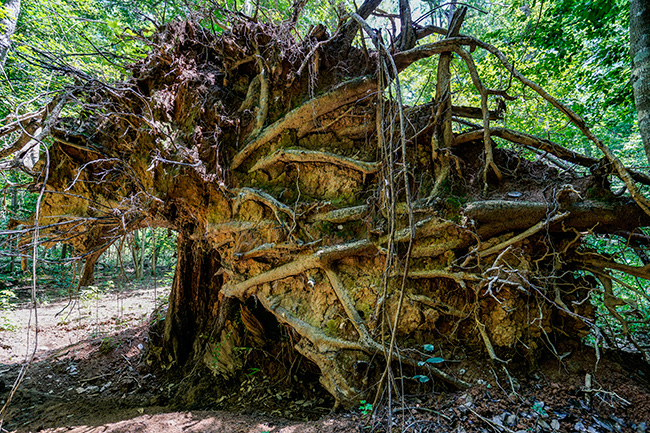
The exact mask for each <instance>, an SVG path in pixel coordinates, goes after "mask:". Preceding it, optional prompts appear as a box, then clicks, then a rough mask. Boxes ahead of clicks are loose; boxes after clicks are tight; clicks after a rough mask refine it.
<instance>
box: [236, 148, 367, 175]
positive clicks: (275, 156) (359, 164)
mask: <svg viewBox="0 0 650 433" xmlns="http://www.w3.org/2000/svg"><path fill="white" fill-rule="evenodd" d="M290 162H293V163H303V164H305V163H317V164H332V165H336V166H339V167H342V168H347V169H350V170H355V171H358V172H360V173H362V174H363V175H364V176H367V175H369V174H373V173H377V171H378V170H379V164H378V163H376V162H365V161H359V160H356V159H353V158H347V157H345V156H339V155H335V154H332V153H327V152H317V151H313V150H299V149H280V150H277V151H275V152H274V153H272V154H271V155H269V156H268V157H266V158H264V159H262V160H260V161H258V162H256V163H255V165H253V166H252V167H251V168H250V170H249V173H251V172H254V171H256V170H264V169H266V168H267V167H269V166H272V165H275V164H278V163H285V164H286V163H290Z"/></svg>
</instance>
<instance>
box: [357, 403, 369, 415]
mask: <svg viewBox="0 0 650 433" xmlns="http://www.w3.org/2000/svg"><path fill="white" fill-rule="evenodd" d="M359 403H360V405H359V410H360V411H361V414H362V415H363V416H368V415H369V414H371V413H372V403H369V402H367V401H366V400H361V401H360V402H359Z"/></svg>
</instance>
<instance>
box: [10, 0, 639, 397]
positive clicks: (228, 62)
mask: <svg viewBox="0 0 650 433" xmlns="http://www.w3.org/2000/svg"><path fill="white" fill-rule="evenodd" d="M300 3H301V2H296V5H297V6H299V4H300ZM378 3H379V2H378V1H376V0H366V2H364V3H363V5H362V6H361V7H360V8H359V9H358V11H357V13H351V14H349V16H348V19H347V20H346V21H344V22H343V21H342V22H341V24H340V26H339V28H338V30H336V32H335V33H334V34H333V35H330V34H328V31H327V30H326V28H325V27H324V26H314V27H312V28H311V30H310V31H309V33H308V34H307V35H306V36H305V37H304V38H301V39H300V40H297V39H296V37H295V32H294V26H295V23H296V20H297V19H298V15H299V12H300V11H299V10H296V11H295V14H294V19H293V20H289V21H287V22H283V23H280V24H269V23H262V22H259V21H258V20H255V19H252V18H249V17H247V16H245V15H242V14H240V13H231V12H227V11H220V14H219V16H221V17H222V18H223V17H227V20H228V22H229V24H228V25H225V24H224V23H222V22H220V21H219V20H218V19H217V17H216V15H209V14H208V15H204V16H202V17H197V18H196V19H194V20H190V21H187V22H175V23H171V24H169V25H166V26H165V27H164V28H161V29H159V31H158V32H157V33H156V34H155V35H154V36H153V37H152V38H151V39H150V40H149V41H148V44H149V45H150V52H149V54H148V56H147V57H146V59H145V60H143V61H140V62H139V63H137V64H135V65H133V66H131V71H132V77H131V78H130V79H129V80H127V81H125V82H123V83H118V84H111V85H107V84H103V83H100V82H98V81H95V80H84V79H85V78H87V77H80V80H79V82H80V83H81V84H79V85H78V86H77V87H73V88H70V89H69V90H68V91H67V92H65V93H61V94H59V95H58V96H57V97H55V98H54V99H53V100H52V101H51V102H50V103H49V105H47V106H46V107H44V108H43V109H42V110H40V111H38V112H35V113H31V114H27V115H22V116H17V117H15V118H14V119H13V120H12V119H9V120H7V121H6V122H5V123H4V126H2V133H3V134H11V133H13V134H16V135H17V139H16V141H15V142H14V144H13V145H11V146H8V147H6V148H5V149H3V150H2V151H0V155H1V156H2V157H7V156H8V155H11V154H15V155H16V157H15V158H14V159H13V161H12V162H11V163H9V162H7V163H6V164H7V165H8V164H14V165H20V164H23V163H24V162H25V160H26V159H29V158H27V156H29V154H30V151H31V154H32V155H33V149H34V148H38V146H39V144H40V143H42V142H43V141H44V140H46V139H51V140H52V144H51V146H49V147H47V148H46V147H44V146H43V147H41V149H42V150H41V158H40V161H39V162H38V163H37V164H36V165H35V166H33V167H31V166H30V167H28V169H29V171H30V172H32V173H33V175H34V179H35V182H34V184H33V185H32V188H33V190H34V191H35V192H40V193H41V194H42V197H43V200H42V204H41V206H40V208H39V209H38V210H37V213H36V215H35V216H34V220H33V221H32V223H31V224H32V225H31V226H29V225H27V226H25V228H23V232H24V231H25V230H31V229H33V228H34V227H37V228H38V230H37V233H38V235H39V239H40V240H41V242H43V243H54V242H60V241H65V242H67V243H70V244H72V245H73V246H74V248H75V249H76V251H77V252H78V254H79V255H81V256H84V257H85V258H86V273H88V272H91V271H92V266H93V264H94V262H95V261H96V259H97V257H99V255H100V254H101V253H102V252H103V251H104V250H105V249H106V248H107V247H108V246H109V245H110V244H111V243H112V242H114V241H115V240H116V239H119V238H120V237H121V236H122V235H123V234H124V233H126V232H129V231H132V230H136V229H138V228H142V227H167V228H170V229H173V230H176V231H177V232H178V234H179V237H178V261H177V266H176V271H175V272H176V273H175V277H174V281H173V287H172V291H171V295H170V299H169V306H168V309H167V312H166V317H165V319H164V321H163V322H162V324H161V325H159V326H161V328H160V338H158V339H157V340H154V342H155V345H154V347H152V348H151V349H150V351H149V359H150V360H151V361H152V362H156V363H158V364H159V365H160V366H161V367H163V368H168V369H169V368H174V369H181V370H183V371H191V370H192V369H194V368H195V367H197V366H202V367H203V368H208V369H210V370H211V371H212V372H213V373H214V374H215V375H217V376H224V377H229V376H232V375H234V374H235V373H236V372H237V371H238V369H241V368H242V366H243V362H244V361H243V359H242V357H241V356H238V354H240V353H241V351H238V350H237V348H238V347H241V346H247V347H253V348H255V347H259V348H262V347H265V348H267V349H268V350H269V351H273V349H272V347H275V346H276V345H277V346H279V345H281V344H284V346H283V347H286V346H287V342H288V343H289V346H290V347H292V349H295V351H297V352H298V353H299V354H300V355H301V356H303V357H304V358H306V359H308V360H310V361H311V362H313V364H311V365H315V366H317V367H318V369H319V370H320V381H321V383H322V385H323V386H324V387H325V388H326V389H327V390H328V391H329V392H330V393H331V394H332V395H333V396H334V397H335V399H336V401H337V403H339V404H341V405H343V406H347V407H349V406H351V405H353V404H355V403H358V401H359V399H360V398H364V396H368V395H369V393H371V392H375V391H376V389H377V385H378V384H379V387H380V388H382V386H384V385H385V384H386V383H387V382H386V380H387V378H388V377H389V376H390V369H389V367H390V365H391V363H397V362H400V363H402V365H403V366H406V368H409V367H408V366H411V367H413V368H414V369H415V370H417V369H419V370H418V371H422V375H427V376H430V377H434V378H436V380H440V381H442V382H446V383H449V384H450V385H452V386H457V387H464V386H468V384H467V383H466V382H464V381H463V380H462V377H460V376H457V375H455V374H454V372H453V371H451V370H449V369H445V368H444V367H440V368H437V367H436V365H437V364H426V365H425V366H422V363H421V361H422V359H423V358H422V357H421V356H419V355H418V352H417V350H418V349H421V348H422V347H423V345H424V344H431V343H436V347H437V350H440V351H442V352H440V353H442V355H445V354H450V353H453V350H454V349H453V348H455V347H459V346H463V347H465V348H468V349H470V350H474V351H475V352H474V353H483V354H485V356H486V357H489V358H491V359H492V360H494V362H501V360H502V359H503V360H505V359H509V358H512V357H521V358H528V359H529V361H530V362H534V361H535V359H536V357H537V356H539V354H540V352H541V351H542V350H560V349H559V348H560V347H562V346H563V345H567V344H568V345H571V344H574V343H575V342H576V341H579V339H580V338H581V337H584V336H585V335H587V334H588V333H589V332H592V333H594V335H596V337H597V338H611V337H607V336H605V335H603V333H602V332H601V331H600V330H599V328H598V327H597V326H596V321H595V311H594V308H593V307H592V306H591V304H590V300H589V298H590V296H591V295H593V294H597V295H598V296H600V297H601V298H602V299H603V300H604V305H605V306H606V308H607V311H608V313H609V314H611V315H612V316H613V317H614V318H615V319H616V320H618V321H619V323H620V325H621V326H622V327H623V329H624V334H625V335H624V336H625V337H628V336H629V329H628V327H629V323H630V322H631V318H632V317H633V316H632V315H631V314H632V313H634V310H633V309H630V308H625V309H623V308H621V307H622V306H623V307H629V305H628V304H629V302H628V301H626V300H625V299H621V298H620V297H618V296H617V295H616V293H615V292H614V291H613V289H612V286H613V281H614V276H612V272H623V273H627V274H631V275H633V276H636V277H640V278H648V277H650V274H649V271H648V269H647V268H646V267H642V266H634V265H633V264H627V263H619V262H617V261H615V260H614V259H615V257H610V256H606V255H603V254H599V253H598V251H596V250H594V249H593V248H591V247H590V244H589V243H587V242H585V239H586V238H588V237H589V236H592V235H599V234H616V235H617V236H619V237H621V239H625V240H627V241H628V242H629V245H630V247H633V248H635V250H636V251H638V252H639V256H640V257H641V259H642V260H643V259H644V258H645V255H644V254H643V247H644V246H645V245H647V244H648V243H649V241H650V238H648V237H647V236H645V235H644V234H643V233H642V232H641V231H639V230H638V229H639V228H640V227H643V226H647V225H648V224H649V223H650V202H649V201H648V200H647V199H646V198H645V197H644V196H643V195H642V193H641V192H640V189H639V188H640V187H641V186H642V185H650V177H648V176H647V175H646V174H644V173H640V172H635V171H632V170H628V169H627V168H626V167H625V166H624V165H623V164H622V163H621V162H620V161H619V160H618V159H617V157H616V156H615V155H614V154H613V153H612V152H611V151H610V150H609V149H608V148H607V147H606V146H605V145H604V144H603V143H602V142H601V141H600V140H599V139H598V138H597V137H596V136H595V135H594V134H592V133H591V131H590V130H589V128H588V126H587V125H586V124H585V122H584V121H583V120H582V119H581V118H580V117H579V116H578V115H576V114H575V113H574V112H573V111H571V110H570V109H569V108H567V107H566V106H564V105H562V104H561V103H560V102H558V101H557V100H556V99H554V98H553V97H552V96H551V95H549V94H548V93H547V92H545V91H544V90H543V89H542V88H540V87H539V86H537V85H536V84H535V83H533V82H531V81H530V80H528V79H527V78H526V77H524V76H523V75H522V74H520V73H519V72H518V71H517V69H516V68H515V67H514V66H513V64H512V63H510V62H509V61H508V59H507V58H506V56H505V55H504V54H502V53H501V52H500V51H499V50H498V49H497V48H495V47H494V46H491V45H489V44H486V43H484V42H482V41H480V40H478V39H475V38H472V37H470V36H465V35H462V33H461V31H460V30H461V25H462V22H463V18H464V15H465V13H466V10H465V9H464V8H458V9H457V10H456V12H455V13H454V15H453V18H452V20H451V22H450V25H449V28H448V29H442V28H438V27H435V26H426V27H419V26H417V25H415V24H413V22H412V20H411V13H410V10H409V7H408V3H407V2H400V22H401V33H400V34H399V36H398V37H397V38H396V40H394V41H391V42H388V41H386V40H384V38H382V35H381V33H380V32H378V31H376V30H374V29H372V28H371V27H370V26H369V25H368V23H367V21H366V19H367V18H368V17H369V16H370V15H371V13H372V12H373V10H374V9H375V8H376V7H377V5H378ZM215 28H216V29H217V30H215ZM359 34H361V35H365V37H366V39H365V41H364V44H362V47H361V48H359V47H357V46H356V45H355V44H353V41H354V40H355V37H357V36H358V35H359ZM431 34H440V35H442V36H443V37H442V38H440V39H439V40H438V41H436V42H432V43H427V44H420V45H418V44H417V42H418V41H419V40H420V39H421V38H423V37H425V36H427V35H431ZM475 51H476V52H480V53H482V55H488V56H493V58H494V59H495V60H496V62H498V64H499V65H500V66H499V67H500V70H501V71H502V73H503V76H504V77H506V78H507V79H506V80H504V82H505V83H506V84H507V85H510V84H509V83H511V82H512V81H516V82H518V83H520V85H522V86H523V87H524V88H526V89H528V91H529V92H534V93H536V94H537V95H539V97H540V98H543V99H544V100H545V101H547V102H548V103H549V104H551V105H553V106H554V107H555V108H556V109H557V111H558V115H561V116H565V117H566V118H567V121H568V122H571V123H573V124H574V125H575V127H577V128H578V129H580V130H581V131H582V133H583V134H584V135H585V136H586V137H587V138H588V139H589V140H591V141H592V142H593V143H594V145H595V146H597V147H598V148H599V149H600V151H601V152H602V157H600V158H593V157H589V156H585V155H581V154H579V153H576V152H574V151H572V150H569V149H567V148H564V147H562V146H560V145H559V144H557V143H554V142H552V141H549V140H547V139H542V138H538V137H535V136H533V135H530V134H527V133H524V132H519V131H515V130H511V129H507V128H504V127H498V126H496V127H495V126H493V124H494V123H495V122H498V121H499V119H500V118H501V116H502V115H503V108H504V107H503V105H504V103H503V101H504V100H505V101H510V100H514V98H513V97H512V96H511V95H509V93H508V92H509V91H508V88H507V87H504V88H495V89H493V88H488V87H487V86H486V85H485V84H484V81H483V80H482V77H481V76H480V75H479V73H478V71H477V68H476V66H475V63H474V60H473V57H472V56H473V54H472V53H474V52H475ZM430 57H437V58H438V61H437V74H436V75H435V78H434V79H435V80H436V95H435V98H433V100H431V101H429V102H427V103H425V104H423V105H418V106H411V107H409V106H405V105H404V104H403V103H402V99H401V95H400V85H399V73H400V72H401V71H403V70H405V69H406V68H408V67H409V65H411V64H413V63H414V62H416V61H418V60H420V59H424V58H430ZM452 61H453V62H460V63H461V64H464V65H465V68H466V70H467V71H468V72H469V75H470V77H471V81H472V83H473V86H474V89H475V92H476V100H477V101H480V105H479V106H476V107H471V106H462V105H458V104H455V103H454V100H453V99H454V98H453V95H452V91H451V86H450V83H451V80H452V75H451V72H450V71H451V69H450V64H451V63H452ZM508 103H510V102H508ZM513 103H514V102H513ZM62 113H64V114H62ZM65 113H67V114H65ZM48 137H49V138H48ZM498 143H509V145H508V146H500V147H499V146H497V144H498ZM523 151H525V152H527V153H528V155H530V154H533V155H537V156H538V157H537V158H530V157H524V156H522V154H521V153H522V152H523ZM540 156H543V158H541V157H540ZM613 179H614V180H615V181H616V182H615V183H618V184H620V185H622V186H623V189H622V190H621V191H620V194H618V195H617V194H614V193H613V192H612V186H611V185H612V182H613ZM29 233H30V235H29V236H26V237H25V238H24V239H23V244H24V245H27V243H28V242H27V241H25V239H27V240H28V241H30V240H31V239H33V238H32V236H31V233H32V231H30V232H29ZM631 289H635V288H631ZM635 290H637V291H638V292H639V295H640V296H643V297H645V298H646V299H647V297H648V295H647V294H645V292H641V290H642V289H638V288H637V289H635ZM623 310H625V311H623ZM294 353H295V352H294ZM276 355H277V353H276ZM443 357H444V356H443ZM276 359H277V357H276ZM387 360H390V362H387ZM418 363H419V364H420V366H418ZM415 370H413V371H415Z"/></svg>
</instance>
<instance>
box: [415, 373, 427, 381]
mask: <svg viewBox="0 0 650 433" xmlns="http://www.w3.org/2000/svg"><path fill="white" fill-rule="evenodd" d="M413 379H415V380H417V381H419V382H422V383H426V382H428V381H429V377H428V376H423V375H421V374H418V375H415V376H413Z"/></svg>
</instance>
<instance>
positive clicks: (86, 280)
mask: <svg viewBox="0 0 650 433" xmlns="http://www.w3.org/2000/svg"><path fill="white" fill-rule="evenodd" d="M104 251H105V250H100V251H95V252H93V253H91V254H89V255H88V256H86V262H85V263H84V269H83V272H82V273H81V279H80V280H79V287H86V286H90V285H93V284H95V263H97V260H99V258H100V257H101V255H102V254H103V253H104Z"/></svg>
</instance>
